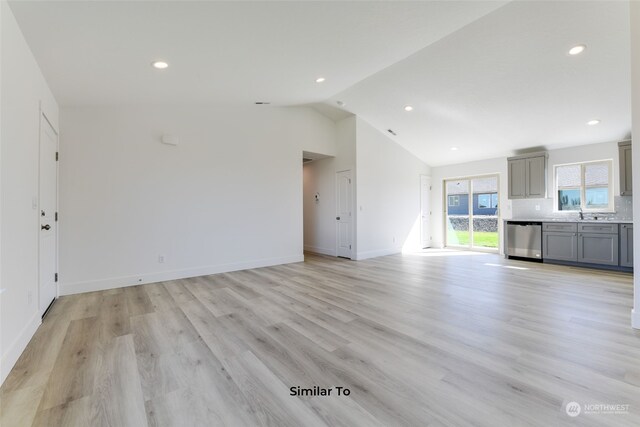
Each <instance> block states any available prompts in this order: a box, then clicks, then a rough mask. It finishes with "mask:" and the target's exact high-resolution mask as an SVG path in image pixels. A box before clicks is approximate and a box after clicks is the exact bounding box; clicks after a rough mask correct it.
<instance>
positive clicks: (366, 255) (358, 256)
mask: <svg viewBox="0 0 640 427" xmlns="http://www.w3.org/2000/svg"><path fill="white" fill-rule="evenodd" d="M401 252H402V248H387V249H378V250H375V251H366V252H358V253H357V254H356V258H355V259H356V260H357V261H362V260H363V259H369V258H376V257H379V256H386V255H394V254H399V253H401Z"/></svg>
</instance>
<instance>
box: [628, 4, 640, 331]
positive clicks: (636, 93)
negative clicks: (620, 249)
mask: <svg viewBox="0 0 640 427" xmlns="http://www.w3.org/2000/svg"><path fill="white" fill-rule="evenodd" d="M630 7H631V79H632V82H631V85H632V89H631V91H632V94H631V103H632V121H633V131H632V135H635V136H636V139H635V140H632V141H633V165H634V168H633V187H634V188H636V192H637V191H639V190H638V189H640V137H639V136H640V2H633V1H632V2H631V6H630ZM633 210H634V212H636V214H635V215H634V220H635V217H636V216H637V215H638V214H640V197H638V196H637V195H636V197H635V198H634V200H633ZM633 239H634V241H635V242H640V227H635V228H634V231H633ZM634 246H636V247H637V246H638V245H634ZM633 266H634V269H635V271H640V251H638V250H636V251H634V260H633ZM633 277H634V279H633V280H634V292H633V295H634V304H633V307H634V309H633V312H632V322H631V323H632V325H633V327H634V328H638V329H640V274H635V275H634V276H633Z"/></svg>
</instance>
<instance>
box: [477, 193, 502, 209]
mask: <svg viewBox="0 0 640 427" xmlns="http://www.w3.org/2000/svg"><path fill="white" fill-rule="evenodd" d="M497 207H498V193H487V194H478V209H496V208H497Z"/></svg>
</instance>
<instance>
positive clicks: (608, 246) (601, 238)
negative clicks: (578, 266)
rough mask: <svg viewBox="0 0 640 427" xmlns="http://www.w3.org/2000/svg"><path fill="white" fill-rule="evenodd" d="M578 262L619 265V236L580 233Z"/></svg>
mask: <svg viewBox="0 0 640 427" xmlns="http://www.w3.org/2000/svg"><path fill="white" fill-rule="evenodd" d="M578 262H583V263H587V264H603V265H618V234H617V233H616V234H604V233H579V234H578Z"/></svg>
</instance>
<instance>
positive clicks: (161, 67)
mask: <svg viewBox="0 0 640 427" xmlns="http://www.w3.org/2000/svg"><path fill="white" fill-rule="evenodd" d="M151 66H152V67H153V68H157V69H158V70H164V69H165V68H167V67H168V66H169V64H168V63H167V62H165V61H154V62H152V63H151Z"/></svg>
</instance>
